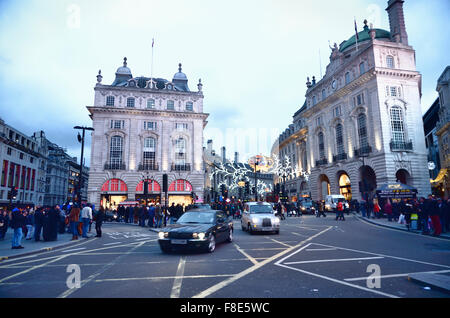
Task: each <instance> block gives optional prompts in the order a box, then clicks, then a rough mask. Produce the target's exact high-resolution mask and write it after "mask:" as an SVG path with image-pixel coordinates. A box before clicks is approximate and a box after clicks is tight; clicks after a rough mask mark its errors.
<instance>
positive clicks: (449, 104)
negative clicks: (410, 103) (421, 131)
mask: <svg viewBox="0 0 450 318" xmlns="http://www.w3.org/2000/svg"><path fill="white" fill-rule="evenodd" d="M449 81H450V66H447V67H446V68H445V70H444V72H443V73H442V74H441V76H439V79H438V81H437V86H436V91H437V92H438V93H439V105H440V107H439V112H438V116H439V120H438V122H437V124H436V136H437V138H438V145H439V156H440V163H441V170H440V171H439V173H438V175H437V177H436V178H435V179H434V180H433V181H432V184H433V186H435V187H439V193H440V195H441V196H442V197H445V198H449V196H450V88H449Z"/></svg>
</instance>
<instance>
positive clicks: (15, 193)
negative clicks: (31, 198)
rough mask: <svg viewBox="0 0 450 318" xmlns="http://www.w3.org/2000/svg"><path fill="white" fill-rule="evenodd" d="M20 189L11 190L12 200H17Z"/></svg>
mask: <svg viewBox="0 0 450 318" xmlns="http://www.w3.org/2000/svg"><path fill="white" fill-rule="evenodd" d="M17 193H18V188H17V187H16V188H11V199H13V200H15V199H16V197H17Z"/></svg>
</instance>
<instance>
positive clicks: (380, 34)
mask: <svg viewBox="0 0 450 318" xmlns="http://www.w3.org/2000/svg"><path fill="white" fill-rule="evenodd" d="M374 30H375V39H390V38H391V33H389V32H388V31H386V30H382V29H374ZM358 38H359V39H358V44H359V43H361V42H364V41H367V40H370V34H369V27H368V26H367V25H366V26H364V30H363V31H361V32H358ZM354 44H356V36H355V35H353V36H352V37H351V38H350V39H348V40H347V41H344V42H342V43H341V45H340V47H339V52H343V51H344V50H345V49H347V48H349V47H350V46H352V45H354Z"/></svg>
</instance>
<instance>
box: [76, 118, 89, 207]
mask: <svg viewBox="0 0 450 318" xmlns="http://www.w3.org/2000/svg"><path fill="white" fill-rule="evenodd" d="M73 129H79V130H82V131H83V135H82V136H80V133H78V136H77V138H78V142H81V161H80V175H79V176H78V186H77V190H76V194H77V196H78V200H79V204H80V205H81V186H82V180H83V156H84V135H85V131H86V130H91V131H93V130H94V128H92V127H83V126H75V127H73Z"/></svg>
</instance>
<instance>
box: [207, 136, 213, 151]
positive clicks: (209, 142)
mask: <svg viewBox="0 0 450 318" xmlns="http://www.w3.org/2000/svg"><path fill="white" fill-rule="evenodd" d="M206 149H207V151H208V154H211V153H212V139H209V140H208V142H207V147H206Z"/></svg>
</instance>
